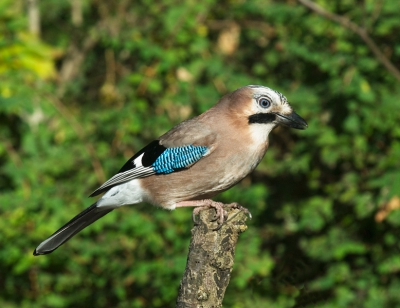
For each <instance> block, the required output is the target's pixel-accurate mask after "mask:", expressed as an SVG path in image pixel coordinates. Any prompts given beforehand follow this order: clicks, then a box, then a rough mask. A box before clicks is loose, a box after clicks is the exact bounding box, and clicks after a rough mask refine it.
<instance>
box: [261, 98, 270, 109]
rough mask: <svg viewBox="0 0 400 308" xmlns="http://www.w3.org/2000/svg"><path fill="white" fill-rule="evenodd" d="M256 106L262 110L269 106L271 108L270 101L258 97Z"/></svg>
mask: <svg viewBox="0 0 400 308" xmlns="http://www.w3.org/2000/svg"><path fill="white" fill-rule="evenodd" d="M258 104H259V105H260V106H261V107H263V108H268V107H269V106H271V102H270V100H269V99H267V98H265V97H260V98H259V99H258Z"/></svg>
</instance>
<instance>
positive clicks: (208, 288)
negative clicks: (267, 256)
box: [176, 206, 247, 308]
mask: <svg viewBox="0 0 400 308" xmlns="http://www.w3.org/2000/svg"><path fill="white" fill-rule="evenodd" d="M224 209H225V210H226V211H227V213H228V218H227V220H226V221H225V222H224V224H223V225H222V227H221V228H220V229H219V230H217V231H214V229H215V228H216V227H217V222H216V221H214V217H215V210H214V209H207V210H203V211H201V212H200V215H199V216H200V217H198V218H197V219H198V224H197V225H195V226H194V228H193V229H192V238H191V241H190V246H189V254H188V259H187V264H186V269H185V273H184V274H183V278H182V281H181V285H180V288H179V294H178V299H177V303H176V307H177V308H195V307H196V308H197V307H198V308H200V307H201V308H211V307H212V308H218V307H222V301H223V299H224V294H225V290H226V288H227V286H228V284H229V280H230V277H231V272H232V268H233V263H234V257H235V248H236V243H237V240H238V237H239V234H240V233H242V232H244V231H245V230H246V229H247V226H246V224H245V222H246V220H247V216H246V214H245V213H244V212H243V211H241V210H239V209H233V208H230V207H227V206H224Z"/></svg>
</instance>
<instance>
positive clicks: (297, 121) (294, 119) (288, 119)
mask: <svg viewBox="0 0 400 308" xmlns="http://www.w3.org/2000/svg"><path fill="white" fill-rule="evenodd" d="M275 115H276V119H275V121H276V122H278V123H279V124H283V125H286V126H289V127H292V128H296V129H306V128H307V127H308V125H307V122H306V121H304V119H303V118H302V117H301V116H299V115H298V114H297V113H296V112H294V111H292V113H289V114H280V113H275Z"/></svg>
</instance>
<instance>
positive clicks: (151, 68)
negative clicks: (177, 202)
mask: <svg viewBox="0 0 400 308" xmlns="http://www.w3.org/2000/svg"><path fill="white" fill-rule="evenodd" d="M78 2H79V1H65V0H64V1H57V2H54V1H49V0H42V1H40V7H39V9H40V12H41V26H42V27H41V30H42V33H41V37H40V38H39V37H37V36H34V35H32V34H29V33H28V31H27V28H28V26H27V25H28V19H27V18H28V17H27V14H26V12H25V10H24V8H23V7H22V4H21V3H20V2H19V1H9V0H6V1H2V2H1V3H0V80H1V81H0V215H1V216H0V217H1V218H0V243H1V249H0V275H1V279H0V306H1V307H174V302H175V298H176V295H177V289H178V286H179V281H180V278H181V275H182V273H183V270H184V267H185V262H186V254H187V247H188V244H189V238H190V228H191V225H192V222H191V212H190V210H189V209H187V210H185V209H181V210H177V211H173V212H167V211H163V210H160V209H157V208H154V207H151V206H149V205H148V204H143V205H139V206H135V207H130V208H123V209H119V210H118V211H114V212H112V213H111V214H109V215H107V216H106V217H104V218H103V219H101V220H100V221H98V222H96V223H95V224H94V225H92V226H91V227H90V228H87V229H86V230H84V231H83V232H82V233H80V234H79V235H78V236H76V237H75V238H74V239H73V240H71V241H70V242H68V243H67V244H66V245H64V246H63V247H62V248H60V249H59V250H57V251H56V252H54V253H53V254H51V255H48V256H44V257H33V256H32V251H33V249H34V248H35V247H36V246H37V244H39V243H40V242H41V241H42V240H43V239H45V238H46V237H47V236H48V235H50V234H51V233H52V232H54V231H55V230H56V229H57V228H58V227H60V226H61V225H63V224H64V223H65V222H66V221H67V220H69V219H70V218H71V217H72V216H74V215H75V214H77V213H78V212H80V211H81V210H82V209H83V208H85V207H86V206H88V205H90V201H89V200H86V199H85V197H84V196H86V195H89V194H90V193H91V191H92V190H94V189H95V188H96V187H98V186H99V185H100V184H101V183H102V182H103V181H104V180H106V179H107V178H108V177H109V176H111V175H112V174H113V173H114V172H116V171H117V170H118V169H119V168H120V167H121V166H122V164H123V163H124V162H125V160H126V159H128V158H129V157H130V156H132V155H133V154H134V153H135V152H137V151H138V150H140V148H141V147H143V146H144V145H146V144H147V143H148V142H149V141H151V140H153V139H154V138H155V137H157V136H159V135H160V134H162V133H164V132H165V131H167V130H168V129H169V128H171V127H172V126H173V125H174V124H176V123H179V122H180V121H182V120H184V119H186V118H188V117H190V116H194V115H196V114H199V113H200V112H202V111H204V110H206V109H208V108H209V107H211V106H212V105H213V104H214V103H215V102H216V101H217V100H218V98H219V97H221V96H222V95H223V94H225V93H226V92H228V91H230V90H234V89H236V88H238V87H241V86H243V85H247V84H262V85H267V86H270V87H272V88H274V89H277V90H279V91H281V92H283V93H284V94H285V95H286V96H287V97H288V99H289V101H290V102H291V104H292V105H293V106H294V107H295V109H296V111H297V112H298V113H299V114H300V115H302V116H303V117H304V118H305V119H306V120H307V121H308V123H309V128H308V129H307V130H305V131H300V132H299V131H294V130H289V129H287V128H278V129H276V130H275V131H274V132H273V133H272V136H271V138H270V139H271V140H270V149H269V150H268V153H267V155H266V157H265V158H264V160H263V161H262V163H261V164H260V166H259V167H258V168H257V170H256V171H255V172H254V173H253V174H252V175H251V176H249V177H247V178H246V179H245V180H243V181H242V182H241V183H240V184H239V185H237V186H236V187H234V188H232V189H231V190H229V191H227V192H225V193H223V194H222V195H221V196H220V197H219V199H220V200H222V201H226V202H232V201H238V202H240V203H242V204H243V205H245V206H246V207H248V208H249V209H250V210H251V211H252V213H253V217H254V219H253V220H252V221H250V222H249V229H248V231H246V232H245V233H244V234H243V235H242V237H241V239H240V240H239V244H238V247H237V254H236V264H235V268H234V271H233V276H232V280H231V283H230V285H229V288H228V290H227V293H226V296H225V301H224V303H225V306H226V307H234V308H241V307H282V308H283V307H315V306H317V307H326V308H328V307H329V308H334V307H338V308H339V307H340V308H342V307H371V308H372V307H400V304H399V303H400V293H399V292H398V289H399V288H400V279H399V271H400V258H399V256H398V255H399V249H400V244H399V235H400V211H399V207H400V204H399V203H400V201H398V200H399V199H398V197H399V196H400V188H399V187H400V170H399V169H400V160H399V157H400V127H399V125H398V123H399V101H400V90H399V86H398V81H397V80H396V79H395V78H393V76H392V75H391V74H390V73H389V72H388V71H387V70H386V69H385V68H384V67H383V66H382V65H381V63H380V62H379V60H378V59H377V58H376V57H375V56H374V54H373V53H372V52H371V51H370V50H369V48H368V47H367V46H366V45H365V43H364V41H363V40H362V39H361V38H360V37H358V36H357V35H356V34H354V33H353V32H351V31H349V30H348V29H345V28H343V26H341V25H339V24H337V23H335V22H332V21H330V20H328V19H326V18H323V17H321V16H319V15H316V14H315V13H313V12H311V11H309V10H308V9H306V8H305V7H304V6H302V5H301V4H299V3H297V2H295V1H267V2H265V1H222V2H221V1H218V2H217V1H215V0H207V1H202V2H195V1H187V2H184V3H182V2H179V1H172V0H161V1H149V0H148V1H135V2H129V1H122V0H118V1H102V0H100V1H91V0H88V1H83V2H79V3H81V6H79V5H78V6H77V3H78ZM318 3H319V4H320V5H321V6H323V7H325V8H326V9H328V10H330V11H331V12H333V13H335V14H338V15H341V16H344V17H346V18H349V19H351V20H352V21H353V22H355V23H357V24H359V25H361V26H363V27H365V28H366V29H367V31H368V32H369V34H370V36H371V37H372V39H373V40H374V41H375V43H376V44H377V45H378V46H379V48H380V49H381V50H382V52H383V54H384V55H385V56H386V57H388V59H389V60H390V61H391V62H392V63H393V64H394V65H395V66H397V67H399V66H400V43H399V42H400V40H399V33H400V21H399V18H398V12H399V11H400V2H398V1H378V2H376V1H372V0H367V1H364V2H362V3H363V4H362V5H361V4H360V2H356V1H352V0H340V1H334V2H332V1H327V0H321V1H318ZM73 16H75V17H73ZM79 16H80V17H81V19H79Z"/></svg>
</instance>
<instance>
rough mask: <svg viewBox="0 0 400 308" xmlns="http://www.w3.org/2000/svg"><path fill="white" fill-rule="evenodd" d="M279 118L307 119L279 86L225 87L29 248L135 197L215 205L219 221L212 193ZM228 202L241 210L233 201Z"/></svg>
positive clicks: (232, 179) (234, 176)
mask: <svg viewBox="0 0 400 308" xmlns="http://www.w3.org/2000/svg"><path fill="white" fill-rule="evenodd" d="M280 124H282V125H285V126H289V127H291V128H295V129H306V128H307V127H308V125H307V122H306V121H305V120H304V119H303V118H302V117H300V116H299V115H298V114H297V113H296V112H295V111H294V110H293V108H292V107H291V106H290V105H289V103H288V100H287V99H286V97H285V96H284V95H283V94H281V93H280V92H278V91H275V90H273V89H271V88H268V87H265V86H261V85H248V86H244V87H241V88H239V89H237V90H235V91H233V92H231V93H228V94H226V95H224V96H223V97H222V98H221V99H220V100H219V101H218V102H217V103H216V104H215V105H214V106H213V107H211V108H210V109H208V110H207V111H205V112H204V113H202V114H200V115H198V116H196V117H194V118H191V119H188V120H185V121H183V122H181V123H180V124H178V125H176V126H175V127H173V128H172V129H171V130H169V131H168V132H166V133H165V134H163V135H162V136H160V137H159V138H158V139H156V140H154V141H152V142H150V143H149V144H148V145H147V146H145V147H144V148H143V149H142V150H140V151H138V152H137V153H136V154H135V155H134V156H133V157H131V158H130V159H129V160H128V161H127V162H126V163H125V164H124V165H123V166H122V168H121V169H120V170H119V171H118V172H117V173H116V174H115V175H114V176H113V177H111V178H110V179H109V180H108V181H106V182H105V183H104V184H102V185H101V186H100V187H99V188H97V189H96V190H95V191H94V192H93V193H92V194H91V195H90V197H94V196H97V195H100V194H102V193H104V195H103V196H102V197H101V198H99V199H98V200H97V201H96V202H95V203H93V204H92V205H91V206H89V207H88V208H86V209H85V210H84V211H82V212H81V213H80V214H78V215H77V216H75V217H74V218H72V219H71V220H70V221H69V222H67V223H66V224H65V225H64V226H62V227H61V228H60V229H58V230H57V231H56V232H55V233H53V234H52V235H51V236H50V237H49V238H47V239H46V240H44V241H43V242H42V243H40V244H39V245H38V247H37V248H36V249H35V250H34V252H33V254H34V255H35V256H37V255H44V254H48V253H51V252H53V251H54V250H55V249H57V248H58V247H59V246H61V245H62V244H64V243H65V242H66V241H68V240H69V239H70V238H71V237H73V236H74V235H75V234H77V233H78V232H80V231H81V230H82V229H84V228H86V227H87V226H89V225H90V224H92V223H94V222H95V221H96V220H98V219H100V218H101V217H103V216H104V215H106V214H108V213H110V212H111V211H112V210H114V209H117V208H119V207H121V206H124V205H133V204H137V203H141V202H147V203H150V204H153V205H156V206H159V207H162V208H164V209H169V210H174V209H176V208H179V207H194V211H193V213H194V214H197V213H198V212H199V211H200V210H201V209H203V208H205V207H208V208H215V209H216V217H217V219H218V222H219V223H220V224H222V223H223V221H224V210H223V207H222V203H220V202H216V201H213V200H212V199H211V198H212V197H214V196H215V195H217V194H218V193H221V192H223V191H225V190H227V189H229V188H231V187H232V186H234V185H235V184H237V183H238V182H240V181H241V180H242V179H243V178H244V177H246V176H247V175H248V174H249V173H251V172H252V171H253V170H254V169H255V168H256V166H257V165H258V164H259V163H260V161H261V159H262V158H263V157H264V155H265V153H266V151H267V148H268V136H269V134H270V132H271V131H272V130H273V129H274V128H275V127H276V126H277V125H280ZM232 206H234V207H238V208H241V209H244V210H245V211H247V209H245V208H242V207H241V206H240V205H238V204H237V203H232ZM247 212H248V211H247ZM248 213H249V212H248Z"/></svg>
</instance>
